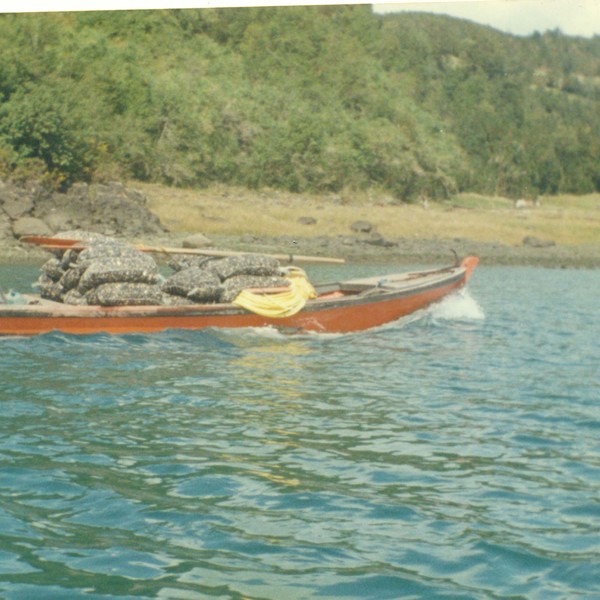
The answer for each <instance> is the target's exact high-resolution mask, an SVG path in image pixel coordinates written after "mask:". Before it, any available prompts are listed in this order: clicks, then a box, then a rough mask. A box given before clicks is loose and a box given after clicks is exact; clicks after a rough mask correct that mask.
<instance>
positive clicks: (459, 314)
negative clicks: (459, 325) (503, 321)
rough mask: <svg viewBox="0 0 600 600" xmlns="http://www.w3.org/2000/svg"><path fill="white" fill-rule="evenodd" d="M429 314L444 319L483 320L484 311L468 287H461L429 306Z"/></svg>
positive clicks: (437, 318) (436, 318) (434, 317)
mask: <svg viewBox="0 0 600 600" xmlns="http://www.w3.org/2000/svg"><path fill="white" fill-rule="evenodd" d="M430 310H431V313H430V316H431V317H432V318H433V319H435V320H445V321H483V320H485V312H484V310H483V308H482V307H481V306H480V305H479V303H478V302H477V300H475V298H473V296H472V295H471V293H470V292H469V290H468V288H462V289H461V290H459V291H458V292H456V294H452V295H451V296H448V297H447V298H444V299H443V300H442V301H441V302H439V303H438V304H435V305H434V306H432V307H431V309H430Z"/></svg>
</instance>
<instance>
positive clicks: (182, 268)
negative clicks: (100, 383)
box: [36, 232, 289, 306]
mask: <svg viewBox="0 0 600 600" xmlns="http://www.w3.org/2000/svg"><path fill="white" fill-rule="evenodd" d="M77 235H78V237H77V238H76V239H79V240H80V241H81V242H82V245H85V249H83V250H74V249H69V250H66V251H60V252H59V251H56V254H55V256H54V257H53V258H51V259H50V260H48V261H47V262H46V263H45V264H44V265H43V266H42V267H41V274H40V277H39V279H38V281H37V283H36V286H37V287H38V288H39V290H40V295H41V297H42V298H46V299H49V300H53V301H55V302H62V303H65V304H76V305H81V304H89V305H100V306H134V305H138V306H139V305H167V306H172V305H184V304H205V303H221V302H231V301H232V300H234V299H235V298H236V297H237V295H238V294H239V293H240V292H241V291H242V290H244V289H249V288H272V287H287V286H289V281H288V280H287V279H285V278H284V277H282V269H281V266H280V264H279V261H277V260H276V259H274V258H272V257H269V256H264V255H257V254H244V255H236V256H228V257H226V258H214V257H183V258H181V259H179V260H171V261H170V262H169V263H168V267H170V269H171V273H170V274H168V275H166V276H165V275H164V274H163V273H161V270H160V269H159V265H158V263H157V262H156V261H155V260H154V258H153V257H152V256H151V255H149V254H146V253H144V252H141V251H140V250H138V249H136V248H135V247H133V246H131V245H128V244H125V243H123V242H120V241H117V240H115V239H113V238H110V237H107V236H103V235H100V234H83V233H82V232H77ZM61 237H65V238H66V237H68V236H67V234H64V233H63V234H61Z"/></svg>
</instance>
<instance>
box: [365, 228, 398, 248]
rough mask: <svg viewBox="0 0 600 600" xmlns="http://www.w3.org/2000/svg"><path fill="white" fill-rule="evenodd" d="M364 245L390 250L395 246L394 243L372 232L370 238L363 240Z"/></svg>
mask: <svg viewBox="0 0 600 600" xmlns="http://www.w3.org/2000/svg"><path fill="white" fill-rule="evenodd" d="M365 243H366V244H371V245H372V246H380V247H382V248H391V247H392V246H396V245H397V244H396V243H395V242H392V241H390V240H386V239H385V238H384V237H383V236H382V235H381V234H380V233H378V232H376V231H374V232H372V233H371V236H370V237H369V238H368V239H366V240H365Z"/></svg>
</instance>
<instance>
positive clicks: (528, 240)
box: [523, 235, 556, 248]
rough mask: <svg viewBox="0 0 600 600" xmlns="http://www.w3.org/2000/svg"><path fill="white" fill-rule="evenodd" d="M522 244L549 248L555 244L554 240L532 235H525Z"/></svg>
mask: <svg viewBox="0 0 600 600" xmlns="http://www.w3.org/2000/svg"><path fill="white" fill-rule="evenodd" d="M523 246H529V247H530V248H551V247H552V246H556V242H555V241H554V240H542V239H540V238H537V237H535V236H533V235H527V236H525V237H524V238H523Z"/></svg>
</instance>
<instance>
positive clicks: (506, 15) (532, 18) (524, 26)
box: [375, 0, 600, 37]
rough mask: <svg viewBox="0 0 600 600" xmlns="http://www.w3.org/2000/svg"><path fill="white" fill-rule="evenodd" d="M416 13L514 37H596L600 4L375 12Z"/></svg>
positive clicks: (516, 2)
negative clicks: (553, 32) (470, 23)
mask: <svg viewBox="0 0 600 600" xmlns="http://www.w3.org/2000/svg"><path fill="white" fill-rule="evenodd" d="M398 10H411V11H414V10H418V11H425V12H435V13H444V14H447V15H451V16H455V17H459V18H462V19H468V20H469V21H475V22H476V23H481V24H483V25H490V26H492V27H494V28H495V29H499V30H500V31H504V32H506V33H512V34H515V35H530V34H532V33H534V32H535V31H539V32H540V33H543V32H544V31H548V30H554V29H560V30H561V32H562V33H564V34H566V35H573V36H582V37H592V36H594V35H600V0H466V1H462V2H448V1H446V2H428V1H421V2H410V3H408V2H403V3H402V4H392V3H389V4H388V3H386V4H376V5H375V11H376V12H379V13H381V12H391V11H398Z"/></svg>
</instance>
